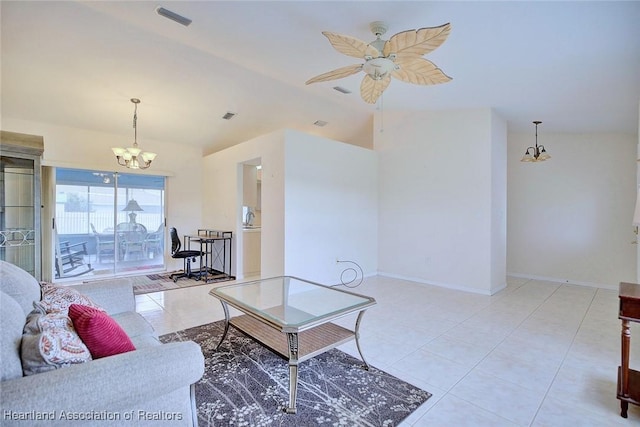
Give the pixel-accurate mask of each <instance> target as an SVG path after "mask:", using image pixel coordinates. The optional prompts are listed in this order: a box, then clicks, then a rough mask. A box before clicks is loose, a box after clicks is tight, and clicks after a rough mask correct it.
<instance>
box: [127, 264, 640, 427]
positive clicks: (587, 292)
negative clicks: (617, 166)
mask: <svg viewBox="0 0 640 427" xmlns="http://www.w3.org/2000/svg"><path fill="white" fill-rule="evenodd" d="M225 284H228V282H227V283H225ZM213 286H219V285H203V286H197V287H192V288H185V289H178V290H171V291H168V292H158V293H152V294H145V295H140V296H137V297H136V300H137V310H138V311H139V312H140V313H141V314H143V315H144V316H145V317H146V318H147V319H148V320H149V321H150V322H151V323H152V324H153V325H154V327H155V328H156V330H157V332H158V333H159V334H164V333H168V332H172V331H177V330H181V329H185V328H189V327H193V326H198V325H201V324H204V323H208V322H213V321H216V320H220V319H223V318H224V316H223V312H222V308H221V305H220V304H219V303H218V301H217V300H215V299H214V298H213V297H211V296H209V295H208V291H209V290H210V289H211V288H212V287H213ZM353 291H354V292H357V293H362V294H366V295H370V296H373V297H375V298H376V300H377V302H378V304H377V305H376V306H375V307H372V308H370V309H369V310H368V311H367V313H366V314H365V316H364V318H363V321H362V325H361V330H360V332H361V345H362V349H363V352H364V355H365V357H366V358H367V361H368V362H369V363H371V364H372V365H374V366H376V367H377V368H380V369H383V370H385V371H387V372H389V373H391V374H393V375H395V376H397V377H399V378H402V379H404V380H405V381H408V382H410V383H412V384H415V385H417V386H419V387H421V388H423V389H424V390H427V391H429V392H431V393H433V397H432V398H431V399H429V400H428V401H427V402H426V403H425V404H424V405H422V406H421V407H420V408H419V409H418V410H416V411H415V412H414V413H412V414H411V415H410V416H409V417H408V418H407V419H406V420H405V421H404V422H403V424H402V426H404V427H408V426H457V427H461V426H473V427H479V426H491V427H496V426H563V427H564V426H580V427H583V426H597V427H602V426H637V425H640V408H638V407H636V406H633V405H630V407H629V418H628V419H624V418H622V417H620V415H619V411H620V409H619V408H620V405H619V401H618V400H617V399H616V378H617V366H618V365H619V364H620V321H619V320H618V318H617V310H618V293H617V291H613V290H606V289H597V288H590V287H583V286H574V285H567V284H559V283H553V282H544V281H535V280H527V279H517V278H509V279H508V286H507V288H506V289H505V290H503V291H502V292H499V293H498V294H496V295H493V296H483V295H476V294H471V293H465V292H461V291H454V290H448V289H443V288H439V287H435V286H429V285H424V284H418V283H414V282H409V281H404V280H399V279H392V278H387V277H381V276H377V277H371V278H367V279H365V280H364V282H363V283H362V284H361V285H359V286H358V287H357V288H355V289H353ZM340 323H342V324H344V325H348V326H349V327H351V328H352V327H353V325H354V323H355V315H354V316H350V317H346V318H343V319H341V320H340ZM631 334H632V339H631V342H632V349H631V366H632V367H637V368H636V369H640V325H638V324H632V329H631ZM634 338H635V339H634ZM341 349H342V350H343V351H346V352H348V353H350V354H353V355H356V356H357V350H356V347H355V344H354V343H353V342H351V343H348V344H346V345H343V346H342V347H341Z"/></svg>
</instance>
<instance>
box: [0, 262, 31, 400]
mask: <svg viewBox="0 0 640 427" xmlns="http://www.w3.org/2000/svg"><path fill="white" fill-rule="evenodd" d="M0 268H2V267H1V266H0ZM24 320H25V315H24V312H23V311H22V307H20V304H18V302H17V301H16V300H14V299H13V298H11V297H10V296H9V295H7V294H5V293H4V292H1V291H0V331H2V333H0V361H2V363H0V380H1V381H5V380H9V379H12V378H19V377H21V376H22V361H21V360H20V342H21V341H22V330H23V328H24ZM1 387H2V386H0V388H1Z"/></svg>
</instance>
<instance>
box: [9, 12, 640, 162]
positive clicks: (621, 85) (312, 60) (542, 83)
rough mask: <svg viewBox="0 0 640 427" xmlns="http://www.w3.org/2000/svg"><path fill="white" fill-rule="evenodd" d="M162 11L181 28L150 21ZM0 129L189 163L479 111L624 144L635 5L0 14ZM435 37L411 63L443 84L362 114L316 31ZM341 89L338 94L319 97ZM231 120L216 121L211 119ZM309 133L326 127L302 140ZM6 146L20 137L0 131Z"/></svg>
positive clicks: (638, 67)
mask: <svg viewBox="0 0 640 427" xmlns="http://www.w3.org/2000/svg"><path fill="white" fill-rule="evenodd" d="M158 6H162V7H164V8H166V9H169V10H171V11H173V12H175V13H178V14H180V15H182V16H185V17H188V18H190V19H191V20H192V21H193V22H192V23H191V25H189V26H188V27H185V26H182V25H180V24H177V23H176V22H173V21H171V20H168V19H166V18H164V17H161V16H159V15H158V14H157V13H156V8H157V7H158ZM0 8H1V9H0V13H1V20H2V22H1V23H2V27H1V36H2V40H1V43H2V63H1V67H2V69H1V71H2V76H1V77H2V81H1V82H2V88H1V89H2V112H1V114H2V117H3V118H13V119H24V120H33V121H39V122H47V123H52V124H58V125H64V126H72V127H79V128H85V129H92V130H98V131H102V132H109V133H116V134H122V135H130V136H132V135H131V134H132V130H131V120H132V115H133V104H131V102H130V101H129V100H130V98H134V97H135V98H140V99H141V100H142V102H141V104H140V105H139V107H138V137H139V141H140V142H141V144H144V140H145V139H160V140H169V141H174V142H178V143H182V144H194V145H196V146H199V147H201V148H202V150H203V152H204V153H210V152H214V151H217V150H220V149H222V148H224V147H228V146H231V145H233V144H236V143H239V142H242V141H245V140H247V139H250V138H252V137H255V136H258V135H261V134H264V133H267V132H270V131H273V130H276V129H281V128H284V127H289V128H293V129H298V130H301V131H304V132H309V133H314V134H318V135H323V136H326V137H329V138H333V139H337V140H341V141H345V142H349V143H353V144H356V145H361V146H367V147H370V146H371V141H372V135H373V126H372V123H373V116H374V115H376V114H378V115H379V114H384V112H385V111H407V112H411V111H417V110H431V109H466V108H483V107H491V108H493V109H495V111H496V112H497V113H498V114H499V115H501V116H502V117H504V118H505V119H506V120H507V123H508V127H509V130H510V131H513V132H533V130H534V128H533V125H532V123H531V122H532V121H533V120H542V121H543V124H542V125H541V126H542V127H541V131H542V130H543V129H544V132H572V133H576V132H577V133H581V132H589V133H591V132H619V133H627V134H636V133H637V132H638V103H639V102H640V25H639V24H638V23H639V22H640V2H637V1H624V2H615V1H605V2H575V1H571V2H546V1H517V2H515V1H514V2H509V1H500V2H485V1H470V2H457V1H451V2H445V1H434V2H430V1H424V2H416V1H406V2H404V1H368V2H357V1H341V2H333V1H278V2H275V1H175V2H170V1H169V2H167V1H153V2H148V1H108V2H95V1H88V2H83V1H44V2H36V1H2V2H1V3H0ZM381 20H382V21H385V22H386V23H387V24H388V26H389V30H388V32H387V34H386V35H385V36H384V37H383V38H389V37H390V36H391V35H393V34H395V33H398V32H400V31H404V30H408V29H417V28H422V27H434V26H438V25H441V24H444V23H447V22H450V23H451V26H452V31H451V35H450V36H449V38H448V40H447V41H446V42H445V43H444V44H443V45H442V46H441V47H439V48H438V49H436V50H435V51H434V52H432V53H430V54H428V55H427V56H426V57H427V58H428V59H430V60H432V61H433V62H434V63H435V64H437V65H438V66H439V67H440V68H441V69H442V70H443V71H444V72H445V73H446V74H447V75H449V76H451V77H452V78H453V80H452V81H451V82H449V83H446V84H441V85H435V86H417V85H412V84H408V83H404V82H401V81H398V80H394V81H392V82H391V84H390V86H389V87H388V89H387V90H386V91H385V92H384V95H383V96H382V99H381V100H380V101H379V102H378V104H376V105H371V104H367V103H365V102H364V101H362V99H361V98H360V96H359V87H360V81H361V80H362V74H356V75H353V76H349V77H346V78H344V79H341V80H335V81H332V82H326V83H316V84H314V85H309V86H306V85H305V81H307V80H308V79H309V78H311V77H313V76H316V75H318V74H321V73H323V72H325V71H329V70H332V69H335V68H339V67H342V66H346V65H350V64H354V63H357V62H358V61H357V60H356V59H355V58H352V57H348V56H345V55H343V54H341V53H339V52H338V51H336V50H335V49H333V47H332V46H331V45H330V43H329V41H328V40H327V39H326V38H325V37H324V36H323V35H322V31H331V32H335V33H340V34H345V35H350V36H353V37H357V38H359V39H361V40H363V41H366V42H370V41H372V40H374V39H375V37H374V36H373V34H372V33H371V32H370V30H369V23H370V22H372V21H381ZM334 86H340V87H342V88H345V89H347V90H350V91H351V92H352V93H351V94H343V93H340V92H338V91H336V90H334V89H333V87H334ZM227 112H233V113H236V116H235V117H234V118H233V119H231V120H224V119H222V116H223V115H224V114H225V113H227ZM317 120H321V121H325V122H327V125H326V126H324V127H318V126H315V125H314V124H313V123H314V122H315V121H317ZM5 130H11V131H21V130H20V129H5Z"/></svg>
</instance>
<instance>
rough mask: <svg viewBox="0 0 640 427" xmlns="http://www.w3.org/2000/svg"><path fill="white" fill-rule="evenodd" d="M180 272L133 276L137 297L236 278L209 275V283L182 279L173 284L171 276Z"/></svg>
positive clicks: (134, 291)
mask: <svg viewBox="0 0 640 427" xmlns="http://www.w3.org/2000/svg"><path fill="white" fill-rule="evenodd" d="M179 272H180V271H173V272H171V273H161V274H147V275H140V276H131V278H130V279H131V283H133V293H134V294H136V295H140V294H147V293H150V292H160V291H169V290H171V289H182V288H188V287H190V286H200V285H208V284H211V283H218V282H228V281H231V280H235V277H233V276H228V275H226V274H218V275H209V279H208V280H207V282H205V281H204V280H196V279H191V278H186V277H183V278H180V279H178V281H177V282H175V283H174V282H173V279H171V275H172V274H175V273H179Z"/></svg>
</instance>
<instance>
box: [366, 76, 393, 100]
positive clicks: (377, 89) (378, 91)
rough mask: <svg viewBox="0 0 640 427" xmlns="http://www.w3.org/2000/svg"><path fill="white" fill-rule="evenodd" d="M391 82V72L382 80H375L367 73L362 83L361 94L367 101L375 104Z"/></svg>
mask: <svg viewBox="0 0 640 427" xmlns="http://www.w3.org/2000/svg"><path fill="white" fill-rule="evenodd" d="M389 83H391V75H389V74H387V76H386V77H385V78H383V79H380V80H374V79H372V78H371V76H369V75H368V74H367V75H365V76H364V79H362V83H361V84H360V96H362V99H364V101H365V102H368V103H369V104H375V103H376V101H377V100H378V98H379V97H380V95H382V92H384V90H385V89H386V88H387V86H389Z"/></svg>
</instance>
